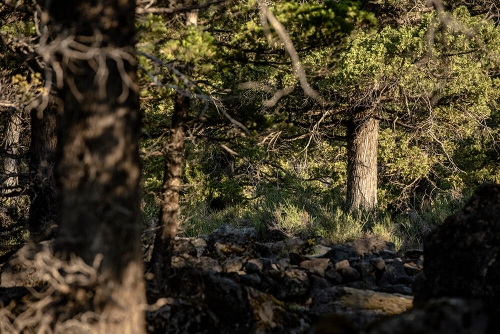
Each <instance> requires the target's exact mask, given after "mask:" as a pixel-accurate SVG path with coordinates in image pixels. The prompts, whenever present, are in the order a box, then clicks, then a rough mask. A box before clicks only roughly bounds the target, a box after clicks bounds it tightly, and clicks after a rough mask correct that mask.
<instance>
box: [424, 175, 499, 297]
mask: <svg viewBox="0 0 500 334" xmlns="http://www.w3.org/2000/svg"><path fill="white" fill-rule="evenodd" d="M424 251H425V266H424V273H425V279H423V280H421V284H417V285H416V287H415V288H416V291H415V302H416V303H420V302H423V301H427V300H429V299H431V298H437V297H462V298H481V299H484V300H489V301H498V300H499V298H500V259H499V258H498V254H499V253H500V186H499V185H493V184H486V185H483V186H481V187H480V188H479V189H478V190H477V191H476V192H475V193H474V195H473V196H472V198H471V199H470V200H469V202H468V203H467V204H466V206H465V208H464V209H463V210H462V211H460V212H458V213H457V214H455V215H453V216H451V217H448V218H447V219H446V221H445V223H444V224H443V225H442V226H440V227H438V228H437V229H436V230H435V231H434V232H433V233H431V234H430V235H429V236H428V237H427V239H426V240H425V243H424Z"/></svg>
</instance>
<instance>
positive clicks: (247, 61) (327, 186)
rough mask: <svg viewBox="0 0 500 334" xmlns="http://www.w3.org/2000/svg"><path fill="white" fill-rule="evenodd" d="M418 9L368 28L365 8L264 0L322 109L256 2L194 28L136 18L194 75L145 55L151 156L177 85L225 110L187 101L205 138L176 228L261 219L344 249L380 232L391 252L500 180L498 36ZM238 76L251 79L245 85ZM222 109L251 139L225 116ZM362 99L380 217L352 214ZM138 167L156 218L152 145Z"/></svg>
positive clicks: (190, 164) (474, 23) (153, 41)
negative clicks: (370, 128)
mask: <svg viewBox="0 0 500 334" xmlns="http://www.w3.org/2000/svg"><path fill="white" fill-rule="evenodd" d="M410 5H412V3H410V2H408V1H402V2H399V1H389V2H388V1H386V2H384V6H385V7H384V8H390V9H391V10H392V11H393V12H392V14H394V17H395V18H394V19H387V18H386V17H385V16H381V17H382V20H383V24H381V25H380V27H381V28H380V29H379V30H378V31H374V30H373V27H375V26H376V20H375V16H374V15H373V14H371V13H367V12H365V11H363V10H361V6H360V5H359V2H353V1H341V2H338V1H325V2H316V1H305V2H297V1H277V2H272V3H270V4H269V7H270V10H271V11H272V12H273V13H274V14H275V15H276V17H277V18H278V19H279V20H280V22H281V23H282V24H283V25H284V27H285V28H286V30H287V31H288V33H289V35H290V37H291V38H292V40H293V43H294V46H295V48H296V50H297V51H298V54H299V57H300V59H301V63H302V64H303V65H304V67H305V68H306V73H307V76H308V80H309V83H310V84H311V85H312V87H313V88H314V89H316V90H317V91H318V92H319V93H320V94H321V95H322V96H324V97H325V98H326V99H327V100H328V101H329V104H328V106H327V107H326V108H321V107H318V106H317V105H315V104H314V102H313V101H311V100H310V99H307V98H306V97H305V96H304V94H303V93H302V91H301V90H300V89H299V88H298V86H299V84H298V79H297V76H296V74H295V73H294V72H293V70H292V68H291V66H290V59H289V56H288V55H287V54H286V53H285V52H284V48H283V46H282V43H281V42H279V39H278V36H277V34H276V32H275V31H274V30H273V29H272V27H271V28H270V36H266V31H265V29H264V28H263V27H262V24H261V18H260V14H259V9H258V5H257V4H256V2H255V1H249V2H247V1H242V2H238V1H236V2H232V3H230V4H229V5H228V7H227V8H224V10H220V9H217V8H209V9H207V10H204V11H200V13H199V26H198V27H186V26H184V25H182V24H178V23H175V22H177V21H167V20H166V19H165V18H162V17H161V16H159V15H148V16H145V17H144V18H142V19H141V21H140V22H139V23H138V25H139V27H140V29H141V31H142V33H141V37H140V42H139V45H138V47H139V49H140V50H142V51H144V52H148V53H151V54H154V55H155V56H156V57H158V58H159V59H161V60H162V61H164V62H166V63H168V64H170V65H172V66H177V67H176V68H177V69H181V71H184V70H186V69H188V70H186V71H184V72H185V73H188V74H189V78H190V80H191V81H192V82H195V83H196V88H193V87H192V86H191V87H187V86H186V85H185V82H184V81H183V80H180V79H179V77H178V76H176V75H175V74H173V73H172V72H171V71H169V70H168V69H166V68H165V67H162V66H159V65H158V64H154V63H153V62H152V61H151V60H148V59H146V58H145V57H142V56H141V57H139V64H140V65H141V66H142V67H143V68H144V69H145V70H147V71H148V72H149V73H150V74H153V75H154V76H155V77H156V79H157V81H158V82H161V83H163V84H165V86H164V87H161V88H160V87H154V88H151V87H150V86H149V82H150V78H149V77H148V75H144V73H142V74H141V80H142V82H143V87H144V89H143V91H142V92H141V98H142V106H143V109H144V110H145V116H144V124H145V125H144V129H145V131H146V132H147V133H149V134H152V135H154V136H152V137H154V139H153V138H151V139H146V140H144V142H143V144H142V149H143V150H144V151H148V150H152V149H153V148H155V149H158V148H162V147H163V146H164V145H165V140H166V139H167V138H168V133H167V132H168V131H166V130H168V127H169V126H170V122H171V120H170V117H171V114H172V107H173V106H172V101H171V98H170V96H171V94H172V91H173V89H172V87H174V86H178V87H180V88H181V89H188V90H190V92H191V93H196V94H201V93H203V94H205V95H206V96H210V98H212V99H213V100H212V101H214V100H216V101H217V103H219V104H218V107H215V106H214V104H210V103H209V105H208V106H207V107H206V108H205V105H204V101H202V100H199V101H197V100H196V97H194V98H193V99H192V115H190V117H192V118H191V122H192V123H190V128H189V131H192V132H190V134H192V135H193V137H196V136H197V135H199V137H198V138H197V139H196V140H194V139H193V141H192V142H189V143H188V144H187V147H186V154H185V166H184V172H183V182H184V185H185V186H184V187H183V189H182V199H181V204H182V208H183V211H182V212H183V213H182V221H183V222H182V229H183V233H185V234H186V235H190V236H192V235H197V234H208V233H210V232H211V231H213V229H215V228H217V227H219V226H220V225H222V224H231V225H235V226H242V225H254V226H256V227H257V228H258V229H259V230H261V231H270V230H271V231H275V233H271V235H272V236H273V237H284V236H289V237H292V236H301V237H305V238H307V237H312V236H315V235H321V236H325V237H328V238H331V239H332V240H333V241H335V242H343V241H348V240H353V239H355V238H358V237H360V236H362V235H365V234H376V235H381V236H383V237H384V238H386V239H388V240H391V241H393V242H395V243H396V244H397V245H398V247H399V246H402V247H405V248H408V247H419V246H421V244H422V238H423V235H425V234H426V233H428V232H429V230H430V229H431V228H432V227H433V226H435V225H437V224H439V223H441V222H442V221H443V219H444V217H445V216H446V215H448V214H450V213H451V212H453V211H454V210H456V209H457V208H458V207H459V206H460V205H461V203H462V202H463V200H464V199H465V198H466V197H467V194H468V193H469V191H470V189H472V188H473V187H475V186H476V185H478V184H479V183H481V182H483V181H486V180H496V181H497V182H498V180H499V179H500V172H499V168H498V167H499V159H498V153H497V150H498V144H497V143H496V140H497V138H498V135H499V133H498V131H499V130H498V128H499V127H498V124H499V123H498V121H499V120H500V116H499V114H500V113H499V108H498V101H499V100H500V95H499V94H500V89H499V88H500V87H499V84H500V79H498V73H499V71H500V30H499V28H498V26H496V25H495V24H494V23H493V22H491V21H489V20H487V19H485V17H484V16H481V15H471V14H470V13H469V11H468V10H467V9H466V8H465V7H458V8H455V11H454V12H452V13H450V14H449V15H448V14H446V15H448V16H446V17H447V20H440V19H439V17H438V15H437V14H436V13H435V12H430V13H424V14H422V13H419V12H418V11H415V12H411V13H410V12H408V11H409V10H410V9H411V6H410ZM379 16H380V15H379ZM389 16H390V15H389ZM215 17H216V18H217V19H214V18H215ZM395 23H397V24H395ZM346 38H347V40H346ZM346 41H347V42H346ZM244 82H251V83H254V84H255V85H253V86H252V88H251V89H243V88H242V87H241V86H239V84H241V83H244ZM169 85H170V86H169ZM285 87H296V89H295V90H293V92H292V93H290V94H289V95H287V96H285V97H283V98H282V99H281V100H280V101H279V102H278V103H277V104H276V105H275V106H274V107H266V106H263V103H262V102H263V101H265V100H267V99H270V98H271V97H272V96H273V94H274V92H275V91H276V90H279V89H283V88H285ZM193 96H194V95H193ZM220 106H223V107H224V108H225V109H224V110H225V111H227V112H228V114H230V115H231V116H232V117H233V118H234V119H236V120H238V121H239V122H241V123H242V124H243V125H245V126H246V127H247V128H248V129H249V135H248V134H246V133H245V134H243V132H242V131H240V130H239V129H238V128H237V127H235V126H233V125H231V124H229V122H227V119H225V118H224V117H223V116H221V112H220V109H219V107H220ZM355 106H372V107H373V108H374V109H375V110H376V112H377V116H378V117H379V118H380V120H381V121H380V132H379V152H378V159H379V180H380V181H379V189H378V194H379V204H380V210H381V211H380V212H377V213H376V214H375V213H371V214H368V213H361V214H359V215H353V214H350V213H348V212H347V211H345V210H344V205H345V198H344V193H345V187H346V181H347V170H346V165H347V148H346V145H345V143H344V142H343V141H342V140H343V139H345V136H346V131H345V128H344V127H343V126H342V125H344V124H345V121H346V120H347V119H348V118H349V117H350V116H351V115H350V110H351V109H352V108H353V107H355ZM201 110H203V111H201ZM199 115H202V117H199ZM194 124H197V125H194ZM200 124H202V125H200ZM198 125H199V127H197V126H198ZM194 129H197V130H194ZM200 129H202V130H200ZM221 143H222V145H225V146H226V147H229V148H230V149H231V150H234V151H235V152H236V153H237V155H233V154H232V153H228V151H227V150H226V149H223V148H222V146H221ZM144 173H145V174H144V178H143V183H144V186H145V203H146V205H145V213H146V214H148V215H151V216H154V215H155V214H157V210H155V209H151V208H149V206H153V207H154V206H155V205H157V194H158V193H159V191H160V190H161V180H162V173H163V159H162V158H161V157H158V156H148V155H147V154H145V159H144ZM216 202H217V203H218V204H217V205H216ZM305 213H307V219H306V218H305V216H306V215H305Z"/></svg>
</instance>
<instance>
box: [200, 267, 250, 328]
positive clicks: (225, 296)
mask: <svg viewBox="0 0 500 334" xmlns="http://www.w3.org/2000/svg"><path fill="white" fill-rule="evenodd" d="M205 282H206V283H205V296H206V298H205V300H206V302H207V305H208V307H209V308H210V310H211V311H212V313H213V314H214V315H215V316H216V317H217V320H218V321H217V322H218V326H217V327H218V328H219V330H220V331H221V333H228V334H233V333H252V332H253V327H254V319H253V316H252V314H253V311H252V308H251V307H250V303H249V301H248V296H247V292H246V290H245V289H244V288H243V287H242V286H241V285H240V284H237V283H235V282H234V281H232V280H231V279H228V278H224V277H218V276H216V275H213V274H210V275H206V281H205Z"/></svg>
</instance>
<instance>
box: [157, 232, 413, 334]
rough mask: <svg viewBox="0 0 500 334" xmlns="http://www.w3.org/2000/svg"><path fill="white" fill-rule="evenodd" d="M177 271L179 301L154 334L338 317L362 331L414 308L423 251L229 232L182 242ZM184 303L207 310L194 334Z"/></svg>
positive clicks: (266, 328)
mask: <svg viewBox="0 0 500 334" xmlns="http://www.w3.org/2000/svg"><path fill="white" fill-rule="evenodd" d="M173 267H174V268H175V275H174V277H172V279H171V282H170V284H169V285H170V286H169V289H170V292H171V295H170V297H172V298H173V299H171V300H170V304H167V305H165V306H163V307H162V308H160V309H158V310H156V311H152V312H150V313H148V324H149V326H150V328H149V330H150V332H151V333H178V332H184V333H209V332H210V333H214V332H213V329H214V328H217V329H218V332H220V333H255V332H259V333H268V332H273V333H276V332H278V333H279V332H283V333H292V332H297V333H303V332H306V331H307V330H308V328H309V327H310V324H311V323H312V322H314V321H316V319H318V318H319V317H321V316H323V315H326V314H330V313H332V312H335V313H336V314H342V315H343V316H344V317H346V318H348V319H350V320H351V321H355V322H356V323H357V324H358V325H359V326H361V325H363V324H366V323H368V322H370V321H372V320H374V319H378V318H380V317H382V316H385V315H393V314H397V313H401V312H403V311H405V310H407V309H409V308H410V307H411V304H412V300H413V298H412V297H411V295H412V288H411V286H412V283H413V280H414V277H415V275H416V274H418V273H419V272H420V271H421V270H422V268H423V253H422V252H421V251H418V250H413V251H409V252H407V253H406V254H404V255H403V254H402V253H400V252H396V251H395V249H394V245H393V244H392V243H389V242H385V241H383V240H380V239H378V238H375V237H372V238H366V239H361V240H357V241H354V242H351V243H346V244H340V245H334V244H332V243H331V242H330V241H328V240H326V239H323V238H314V239H310V240H301V239H289V240H284V241H278V242H275V243H261V242H259V241H258V236H257V233H256V231H255V230H254V229H253V228H246V229H236V228H232V227H229V226H223V227H221V228H220V229H218V230H217V231H215V232H214V233H212V234H211V235H210V236H209V237H208V238H205V239H201V238H178V239H177V241H176V246H175V249H174V258H173ZM157 297H158V295H156V294H155V293H154V291H151V290H150V299H151V301H154V299H155V298H157ZM181 300H182V303H184V304H186V303H187V304H193V305H194V307H193V308H197V309H198V310H199V312H201V313H198V318H196V317H194V318H191V322H196V324H194V323H193V324H192V327H191V328H195V330H193V331H188V330H187V328H185V327H183V328H180V327H177V326H176V325H174V324H180V323H182V321H181V320H180V319H177V318H178V317H183V318H184V317H185V306H183V305H182V303H181V302H180V301H181ZM203 310H204V311H205V312H203ZM202 314H204V315H202ZM162 319H163V320H162ZM167 319H177V320H174V321H170V320H167ZM207 322H208V323H207ZM202 328H206V330H202Z"/></svg>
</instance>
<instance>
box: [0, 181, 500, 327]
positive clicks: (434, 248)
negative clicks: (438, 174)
mask: <svg viewBox="0 0 500 334" xmlns="http://www.w3.org/2000/svg"><path fill="white" fill-rule="evenodd" d="M39 247H42V248H43V247H47V246H46V245H41V246H39ZM424 249H425V265H424V251H422V250H410V251H407V252H405V253H402V252H397V251H396V250H395V249H394V245H393V244H391V243H388V242H385V241H383V240H380V239H377V238H365V239H361V240H357V241H354V242H351V243H346V244H331V243H330V242H329V241H328V240H326V239H322V238H314V239H309V240H301V239H289V240H283V241H278V242H274V243H265V242H262V241H261V239H260V238H259V235H258V234H257V232H256V231H255V230H254V229H252V228H243V229H235V228H231V227H228V226H223V227H221V228H220V229H218V230H217V231H215V232H214V233H212V234H211V235H210V236H207V237H204V238H179V239H178V240H177V242H176V246H175V251H174V258H173V267H174V270H173V274H172V277H171V279H170V282H169V285H168V291H167V293H166V294H165V293H160V292H159V291H156V290H155V288H154V287H153V284H152V280H147V282H148V300H149V302H150V304H154V303H155V302H157V301H158V300H161V303H160V304H157V306H156V307H152V308H151V309H150V310H148V312H147V315H146V317H147V324H148V331H149V332H150V333H231V334H232V333H315V334H320V333H360V334H361V333H366V334H369V333H370V334H375V333H405V334H410V333H422V334H424V333H425V334H428V333H475V334H476V333H491V334H493V333H500V323H498V319H500V302H498V300H499V298H500V259H498V260H497V254H498V253H499V251H500V186H497V185H485V186H482V187H481V188H479V189H478V191H477V192H476V193H475V194H474V196H473V197H472V198H471V200H470V201H469V202H468V204H467V205H466V207H465V208H464V210H462V211H461V212H459V213H457V214H455V215H454V216H451V217H449V218H448V219H447V221H446V222H445V224H443V225H442V226H441V227H439V228H438V229H437V230H435V231H433V232H432V233H431V234H430V235H429V236H428V237H427V239H426V241H425V245H424ZM148 256H149V254H147V253H146V254H145V257H146V260H147V259H148ZM23 272H24V273H25V274H24V275H23V274H22V273H23ZM150 276H151V275H150V274H148V273H146V278H147V279H149V278H151V277H150ZM27 277H28V278H29V279H28V278H27ZM37 279H38V278H37V277H36V273H33V272H30V271H29V270H25V269H22V268H19V267H18V266H17V265H16V262H15V261H13V260H12V261H11V263H10V264H8V265H6V266H4V267H3V268H2V273H1V286H2V288H0V302H4V303H7V302H9V301H10V300H12V299H13V298H17V297H16V296H19V294H22V293H26V292H23V291H24V290H23V288H20V287H19V286H22V285H29V284H30V283H29V281H31V282H37Z"/></svg>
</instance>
